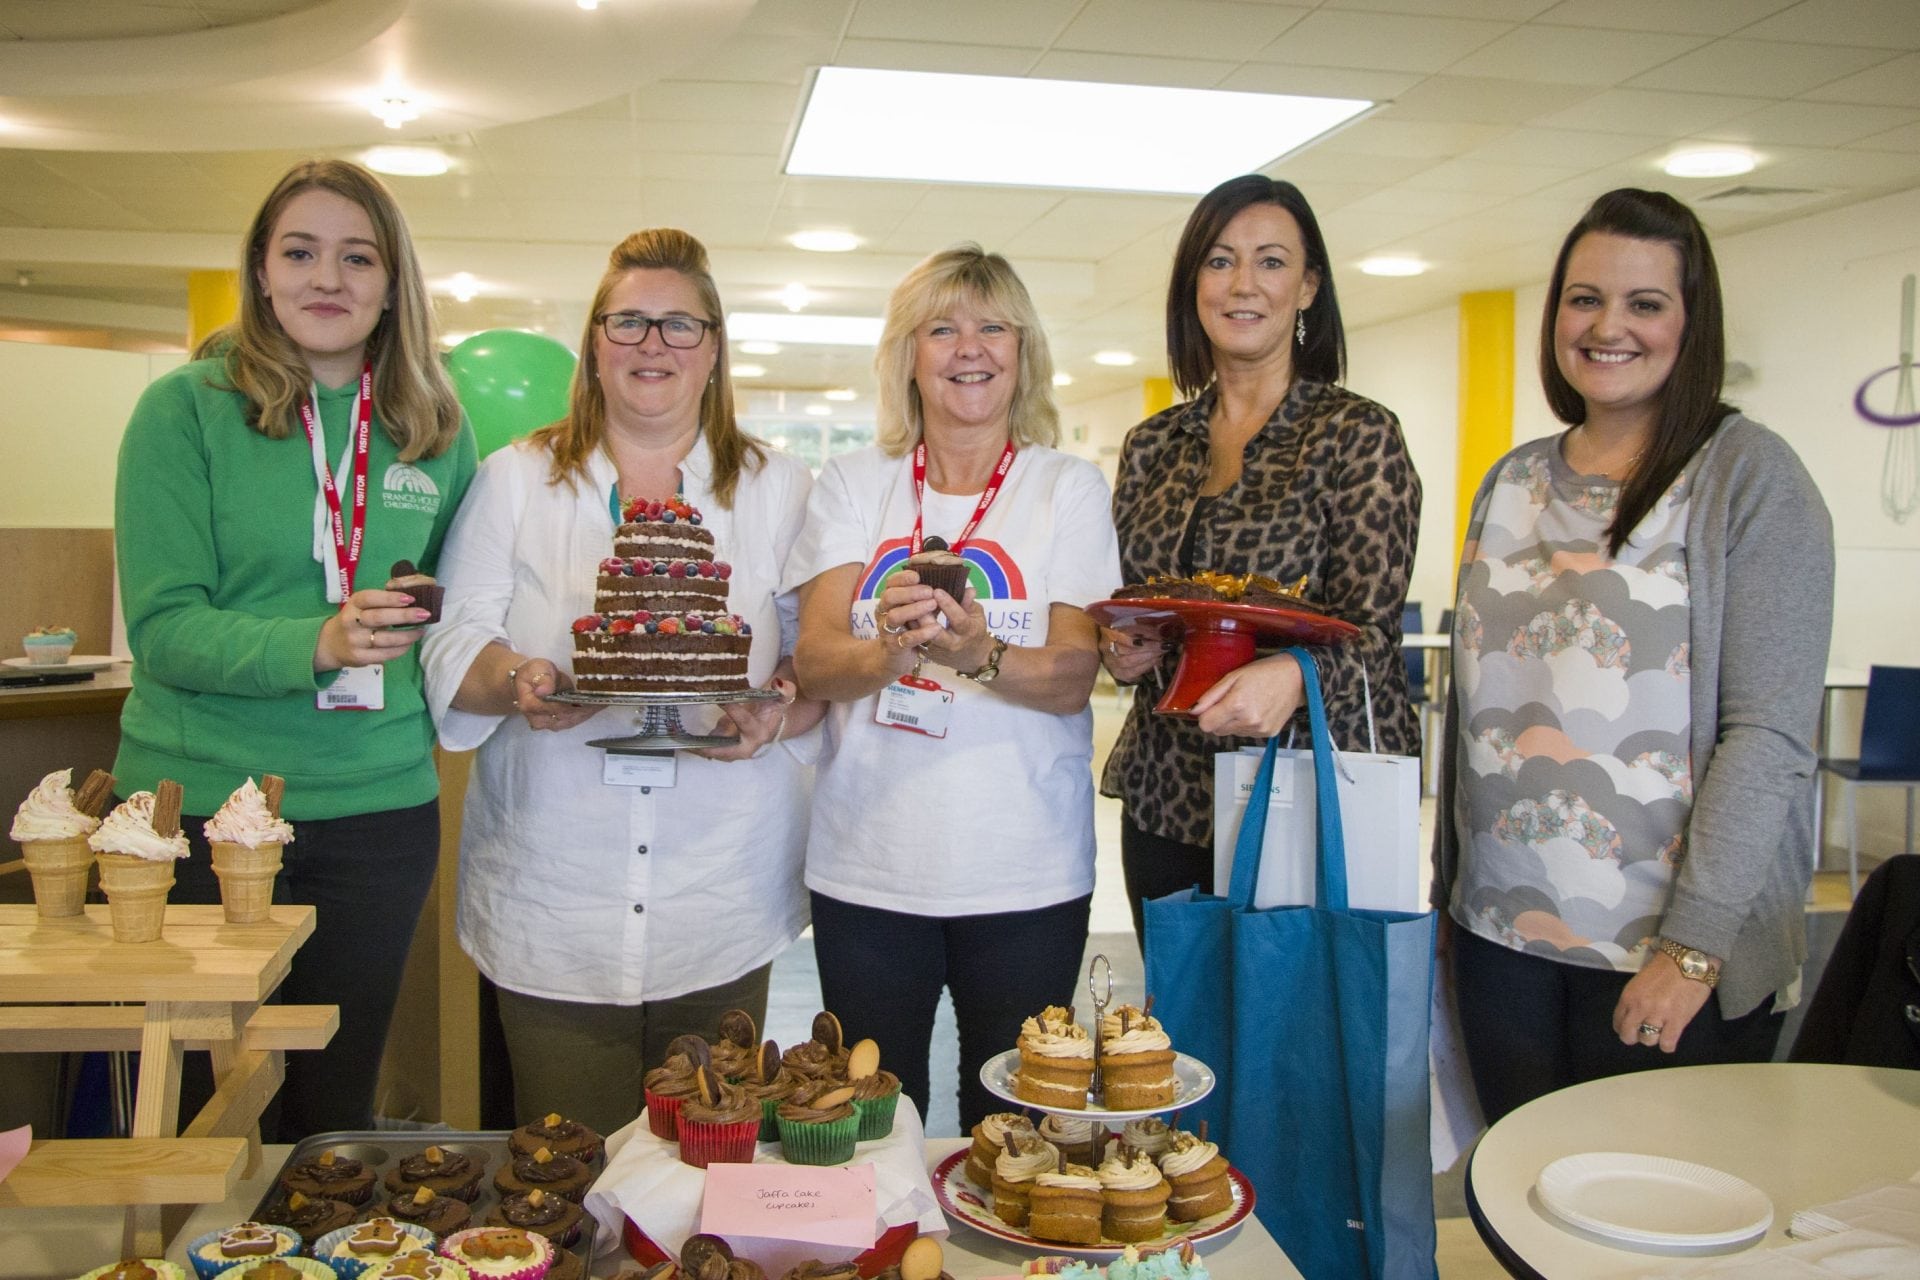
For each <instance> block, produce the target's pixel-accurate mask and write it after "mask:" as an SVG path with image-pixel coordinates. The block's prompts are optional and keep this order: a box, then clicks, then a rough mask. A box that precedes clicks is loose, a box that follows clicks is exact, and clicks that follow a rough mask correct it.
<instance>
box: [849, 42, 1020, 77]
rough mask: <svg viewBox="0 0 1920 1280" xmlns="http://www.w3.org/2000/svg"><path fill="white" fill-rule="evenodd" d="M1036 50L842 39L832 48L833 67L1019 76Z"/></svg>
mask: <svg viewBox="0 0 1920 1280" xmlns="http://www.w3.org/2000/svg"><path fill="white" fill-rule="evenodd" d="M1037 56H1038V52H1037V51H1036V50H1033V49H1020V48H1007V47H1004V46H1001V45H990V44H931V43H928V42H926V41H912V40H844V41H842V42H841V44H840V47H839V48H838V49H836V50H835V51H834V55H833V65H834V66H837V67H878V68H881V69H883V70H888V71H944V72H949V73H952V74H954V75H969V76H1023V75H1025V74H1026V73H1027V68H1028V67H1030V66H1032V65H1033V60H1034V58H1035V57H1037Z"/></svg>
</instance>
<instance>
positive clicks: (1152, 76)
mask: <svg viewBox="0 0 1920 1280" xmlns="http://www.w3.org/2000/svg"><path fill="white" fill-rule="evenodd" d="M1238 66H1239V64H1238V63H1236V62H1207V61H1203V60H1201V59H1197V58H1144V57H1140V56H1139V55H1137V54H1130V53H1082V52H1080V51H1078V50H1073V49H1056V50H1055V51H1054V52H1052V53H1045V54H1042V55H1041V56H1040V59H1039V61H1037V62H1035V63H1034V64H1033V68H1032V70H1031V71H1030V72H1029V73H1028V74H1029V75H1031V76H1033V77H1034V78H1036V79H1040V80H1093V81H1098V82H1099V83H1102V84H1152V85H1171V86H1173V87H1175V88H1180V89H1211V88H1214V87H1215V86H1216V85H1219V84H1220V82H1221V81H1222V80H1224V79H1226V77H1227V76H1229V75H1231V74H1233V72H1234V71H1235V70H1236V69H1237V67H1238Z"/></svg>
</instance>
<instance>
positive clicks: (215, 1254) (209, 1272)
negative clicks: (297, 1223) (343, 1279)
mask: <svg viewBox="0 0 1920 1280" xmlns="http://www.w3.org/2000/svg"><path fill="white" fill-rule="evenodd" d="M303 1243H304V1242H303V1241H302V1240H301V1238H300V1233H299V1232H297V1231H295V1230H293V1228H291V1227H281V1226H275V1225H274V1224H272V1223H263V1222H242V1223H239V1224H237V1225H235V1226H231V1227H227V1228H225V1229H224V1230H220V1231H209V1232H208V1233H207V1234H205V1235H203V1236H200V1237H199V1238H197V1239H195V1240H194V1241H192V1242H191V1243H190V1244H188V1245H187V1261H188V1262H190V1263H192V1264H193V1269H194V1272H195V1274H197V1275H198V1276H199V1277H200V1280H213V1277H215V1276H217V1275H219V1274H220V1273H221V1272H223V1271H226V1270H228V1269H229V1268H231V1267H235V1266H238V1265H239V1264H240V1263H242V1262H259V1261H261V1260H262V1259H265V1258H285V1257H290V1256H292V1255H293V1254H296V1253H299V1252H300V1249H301V1246H302V1244H303Z"/></svg>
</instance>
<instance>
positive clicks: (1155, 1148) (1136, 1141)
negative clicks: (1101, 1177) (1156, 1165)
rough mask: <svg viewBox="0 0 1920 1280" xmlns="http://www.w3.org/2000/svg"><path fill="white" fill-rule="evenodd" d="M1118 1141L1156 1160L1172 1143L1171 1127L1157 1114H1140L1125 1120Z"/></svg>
mask: <svg viewBox="0 0 1920 1280" xmlns="http://www.w3.org/2000/svg"><path fill="white" fill-rule="evenodd" d="M1120 1142H1121V1144H1122V1145H1124V1146H1128V1147H1132V1148H1133V1149H1134V1150H1135V1151H1139V1152H1142V1153H1144V1154H1146V1155H1149V1156H1152V1157H1153V1158H1154V1159H1155V1160H1156V1161H1157V1160H1159V1159H1160V1157H1161V1156H1163V1155H1165V1154H1166V1153H1167V1148H1168V1147H1170V1146H1172V1145H1173V1129H1172V1127H1171V1126H1169V1125H1168V1124H1167V1122H1166V1121H1165V1120H1162V1119H1161V1118H1160V1117H1159V1116H1141V1117H1139V1118H1138V1119H1134V1120H1129V1121H1127V1123H1126V1126H1125V1127H1124V1128H1122V1129H1121V1130H1120ZM1096 1163H1098V1162H1097V1161H1096Z"/></svg>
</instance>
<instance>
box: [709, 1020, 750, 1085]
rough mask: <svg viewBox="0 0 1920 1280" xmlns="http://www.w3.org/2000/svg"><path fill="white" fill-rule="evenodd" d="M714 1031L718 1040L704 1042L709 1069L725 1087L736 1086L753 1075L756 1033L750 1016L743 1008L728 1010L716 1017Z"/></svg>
mask: <svg viewBox="0 0 1920 1280" xmlns="http://www.w3.org/2000/svg"><path fill="white" fill-rule="evenodd" d="M715 1030H717V1031H718V1032H719V1033H720V1038H719V1039H718V1040H713V1041H710V1042H708V1045H707V1048H708V1050H709V1052H710V1054H711V1056H712V1058H713V1069H714V1070H715V1071H716V1072H718V1073H719V1075H720V1078H721V1079H722V1080H725V1081H726V1082H727V1083H729V1084H739V1083H740V1082H741V1081H743V1080H745V1079H746V1078H747V1077H748V1076H750V1075H752V1074H753V1068H754V1064H755V1062H756V1061H757V1060H758V1059H759V1056H760V1031H759V1028H758V1027H756V1026H754V1023H753V1015H752V1014H750V1013H748V1012H747V1011H746V1010H745V1009H729V1010H727V1011H726V1012H725V1013H723V1014H721V1015H720V1021H719V1023H718V1024H717V1025H716V1027H715Z"/></svg>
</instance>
